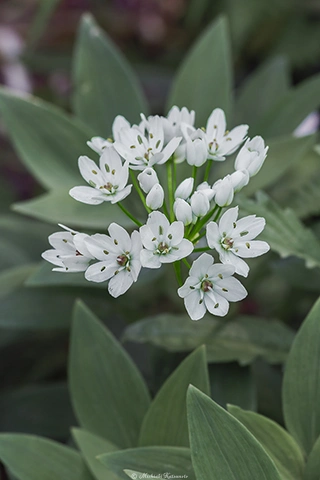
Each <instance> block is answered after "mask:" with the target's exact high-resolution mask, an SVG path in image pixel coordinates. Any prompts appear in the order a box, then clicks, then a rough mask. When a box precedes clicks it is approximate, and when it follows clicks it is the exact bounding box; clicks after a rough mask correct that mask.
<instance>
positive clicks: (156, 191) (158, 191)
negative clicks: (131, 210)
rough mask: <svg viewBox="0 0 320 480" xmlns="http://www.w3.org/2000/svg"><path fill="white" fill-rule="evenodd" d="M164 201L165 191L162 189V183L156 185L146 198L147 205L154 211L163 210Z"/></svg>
mask: <svg viewBox="0 0 320 480" xmlns="http://www.w3.org/2000/svg"><path fill="white" fill-rule="evenodd" d="M163 200H164V190H163V188H162V187H161V185H160V183H156V184H155V185H153V187H152V188H151V190H150V192H149V193H148V195H147V196H146V204H147V207H149V208H151V209H152V210H157V209H158V208H161V207H162V205H163Z"/></svg>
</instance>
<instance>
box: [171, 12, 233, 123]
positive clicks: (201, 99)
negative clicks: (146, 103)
mask: <svg viewBox="0 0 320 480" xmlns="http://www.w3.org/2000/svg"><path fill="white" fill-rule="evenodd" d="M232 83H233V80H232V67H231V53H230V40H229V31H228V24H227V20H226V19H225V18H224V17H220V18H218V20H216V21H215V22H214V23H213V24H211V25H210V26H209V28H207V30H206V31H205V32H204V33H203V34H202V36H201V37H200V38H199V40H198V41H197V42H196V44H195V45H194V46H193V48H192V49H191V50H190V52H189V53H188V55H187V57H186V58H185V59H184V61H183V63H182V65H181V66H180V68H179V70H178V73H177V75H176V77H175V79H174V81H173V85H172V89H171V92H170V95H169V99H168V103H167V108H168V109H169V108H170V107H172V105H177V106H178V107H183V106H186V107H187V108H189V109H194V110H195V111H196V123H197V125H198V126H200V127H202V126H205V125H206V122H207V118H208V116H209V115H210V113H211V112H212V110H213V109H214V108H216V107H220V108H222V109H223V110H224V111H225V112H226V115H227V117H228V115H230V113H231V108H232V92H231V90H232Z"/></svg>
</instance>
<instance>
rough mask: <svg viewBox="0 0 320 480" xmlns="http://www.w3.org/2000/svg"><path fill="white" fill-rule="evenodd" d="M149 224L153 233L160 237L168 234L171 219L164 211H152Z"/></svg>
mask: <svg viewBox="0 0 320 480" xmlns="http://www.w3.org/2000/svg"><path fill="white" fill-rule="evenodd" d="M147 225H148V227H149V228H150V230H151V231H152V233H153V235H154V236H155V237H157V238H160V237H162V235H166V233H167V230H168V228H169V225H170V224H169V220H168V219H167V217H166V216H165V215H164V214H163V213H161V212H158V211H156V212H152V213H150V215H149V218H148V221H147Z"/></svg>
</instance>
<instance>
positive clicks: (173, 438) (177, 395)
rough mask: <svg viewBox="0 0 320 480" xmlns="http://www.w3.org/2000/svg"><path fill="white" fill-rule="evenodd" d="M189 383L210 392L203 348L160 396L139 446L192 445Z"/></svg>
mask: <svg viewBox="0 0 320 480" xmlns="http://www.w3.org/2000/svg"><path fill="white" fill-rule="evenodd" d="M190 383H192V384H194V385H196V386H197V387H198V388H199V389H200V390H202V391H204V392H205V393H207V394H209V393H210V385H209V378H208V369H207V359H206V352H205V348H204V347H200V348H199V349H197V350H196V351H195V352H193V353H191V354H190V355H189V356H188V357H187V358H186V359H185V360H184V361H183V362H182V363H181V364H180V365H179V367H178V368H177V369H176V370H175V371H174V372H173V373H172V374H171V375H170V377H169V378H168V379H167V381H166V382H165V383H164V385H163V386H162V388H161V389H160V390H159V392H158V393H157V395H156V397H155V398H154V400H153V402H152V403H151V405H150V407H149V410H148V411H147V413H146V415H145V417H144V419H143V423H142V427H141V431H140V437H139V445H141V446H145V445H146V446H148V445H174V446H177V447H188V446H189V434H188V424H187V407H186V393H187V389H188V386H189V385H190Z"/></svg>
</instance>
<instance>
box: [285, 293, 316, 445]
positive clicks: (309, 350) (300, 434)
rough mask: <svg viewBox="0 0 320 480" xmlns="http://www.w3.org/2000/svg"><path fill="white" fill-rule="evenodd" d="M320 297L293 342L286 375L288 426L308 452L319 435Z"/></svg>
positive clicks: (286, 414) (286, 417)
mask: <svg viewBox="0 0 320 480" xmlns="http://www.w3.org/2000/svg"><path fill="white" fill-rule="evenodd" d="M319 339H320V299H318V301H317V302H316V303H315V305H314V306H313V308H312V309H311V311H310V312H309V314H308V316H307V317H306V319H305V320H304V322H303V324H302V326H301V328H300V330H299V332H298V334H297V335H296V338H295V340H294V342H293V345H292V349H291V352H290V355H289V357H288V361H287V364H286V369H285V373H284V379H283V410H284V418H285V422H286V426H287V429H288V430H289V432H290V433H291V435H292V436H293V437H294V438H295V439H296V440H297V442H298V443H299V445H300V446H301V447H302V448H303V449H304V450H305V452H306V453H307V454H308V453H310V451H311V450H312V447H313V445H314V444H315V442H316V440H317V438H318V437H319V435H320V402H319V395H320V390H319V388H320V370H319V362H320V340H319Z"/></svg>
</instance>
